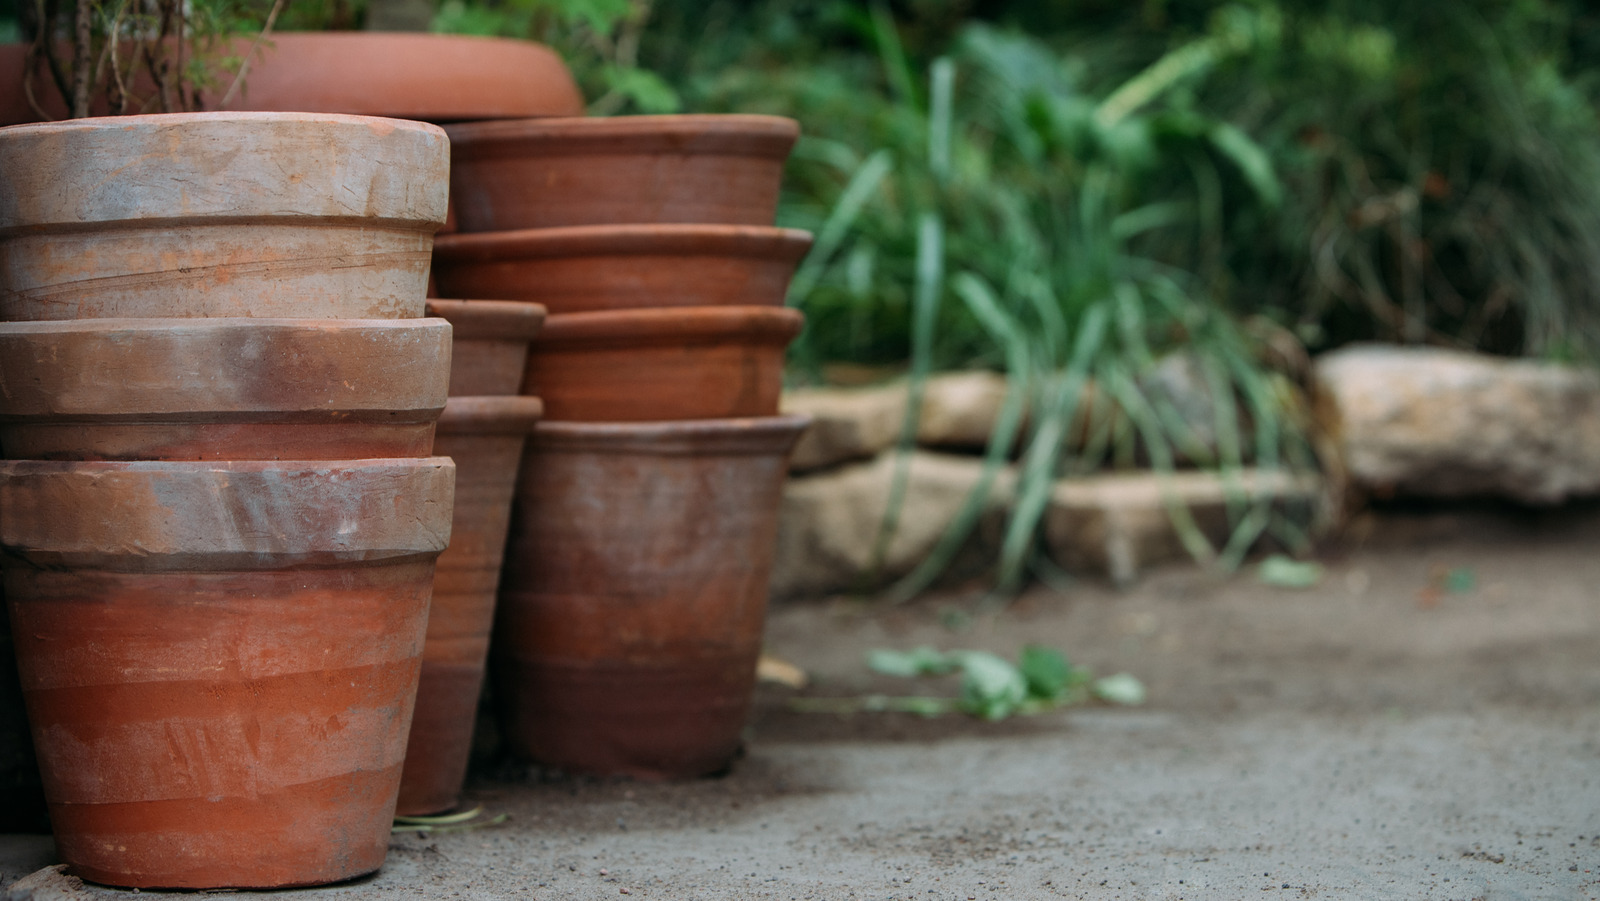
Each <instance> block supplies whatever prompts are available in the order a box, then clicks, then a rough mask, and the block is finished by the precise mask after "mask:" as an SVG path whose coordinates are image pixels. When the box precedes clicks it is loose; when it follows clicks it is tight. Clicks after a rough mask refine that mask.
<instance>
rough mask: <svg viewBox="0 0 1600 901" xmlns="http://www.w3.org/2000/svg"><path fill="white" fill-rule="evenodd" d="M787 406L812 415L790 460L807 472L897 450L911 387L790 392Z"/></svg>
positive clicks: (793, 467) (786, 409) (784, 400)
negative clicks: (893, 448) (808, 426)
mask: <svg viewBox="0 0 1600 901" xmlns="http://www.w3.org/2000/svg"><path fill="white" fill-rule="evenodd" d="M781 407H782V410H783V412H784V413H786V414H790V413H804V414H806V415H809V416H810V417H811V427H810V428H808V429H806V431H805V434H803V435H801V436H800V442H799V443H798V444H796V445H795V448H794V453H793V454H791V455H790V457H789V469H790V471H791V472H805V471H808V470H812V469H821V468H823V467H827V466H834V465H837V464H839V463H846V462H849V461H852V460H865V459H870V458H872V457H876V456H877V455H878V454H880V453H882V452H883V451H885V450H887V449H888V448H890V447H891V446H893V444H894V443H895V440H896V439H898V438H899V436H900V428H901V423H902V422H903V421H904V419H905V411H906V387H905V385H904V384H903V383H898V384H892V385H879V386H875V387H870V388H802V389H799V390H795V391H787V392H785V393H784V395H783V398H782V402H781Z"/></svg>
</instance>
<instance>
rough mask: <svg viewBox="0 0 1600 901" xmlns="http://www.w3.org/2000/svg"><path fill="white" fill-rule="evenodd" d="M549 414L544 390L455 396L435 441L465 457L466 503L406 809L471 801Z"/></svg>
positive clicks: (422, 697) (432, 622) (446, 563)
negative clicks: (504, 590) (505, 609)
mask: <svg viewBox="0 0 1600 901" xmlns="http://www.w3.org/2000/svg"><path fill="white" fill-rule="evenodd" d="M539 414H540V403H539V399H538V398H537V397H503V396H502V397H452V398H450V403H449V404H448V405H446V406H445V408H444V416H443V417H441V418H440V420H439V438H438V440H437V441H435V442H434V446H433V447H434V452H435V453H437V454H440V455H441V456H448V457H450V458H451V459H453V460H455V463H456V508H455V516H454V524H453V526H452V527H451V538H450V547H449V548H448V549H447V550H446V551H445V552H444V553H443V554H441V555H440V556H439V564H438V569H437V571H436V574H435V575H434V579H433V607H432V610H431V612H430V613H429V615H428V642H427V646H426V647H425V648H424V650H423V652H422V679H421V681H420V682H419V684H418V686H417V710H416V715H415V717H413V719H412V721H411V737H410V739H409V741H408V743H407V747H406V764H405V770H404V772H403V774H402V777H401V780H400V802H399V805H398V806H397V807H396V809H395V812H396V813H399V814H401V815H405V816H420V815H425V814H433V813H440V812H443V811H446V810H449V809H451V808H452V807H455V806H456V804H457V803H459V801H460V799H461V786H462V784H463V783H464V782H465V781H466V776H467V762H468V759H469V757H470V756H471V751H472V729H473V726H474V725H475V724H476V722H477V714H478V696H479V695H480V694H481V693H482V691H483V672H484V664H485V662H486V660H487V659H488V656H489V629H490V627H491V626H493V625H494V603H495V592H496V591H497V590H498V588H499V587H500V564H501V561H502V560H503V558H504V554H505V546H506V527H507V524H508V522H509V520H510V518H511V497H512V493H513V490H514V489H515V487H516V481H517V466H518V463H519V461H520V460H521V459H522V448H523V443H524V441H525V439H526V438H527V435H528V433H529V432H530V431H532V430H533V427H534V424H535V423H537V422H538V420H539Z"/></svg>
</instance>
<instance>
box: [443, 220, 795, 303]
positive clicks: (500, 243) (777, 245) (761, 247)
mask: <svg viewBox="0 0 1600 901" xmlns="http://www.w3.org/2000/svg"><path fill="white" fill-rule="evenodd" d="M810 247H811V235H810V234H809V233H807V232H803V231H798V230H795V229H782V228H763V227H754V226H734V225H595V226H579V227H574V228H551V229H527V230H524V231H515V232H491V233H485V234H475V235H441V236H440V237H439V239H438V241H437V245H436V248H435V252H434V273H433V277H434V281H435V282H436V283H437V285H438V289H439V291H440V292H441V293H443V294H447V295H449V296H451V297H499V298H505V299H507V300H531V301H537V302H538V303H542V304H544V305H545V306H546V307H547V308H548V309H549V311H550V312H551V313H552V314H562V313H591V312H596V311H599V310H620V309H637V308H640V307H669V306H679V307H681V306H694V307H699V306H717V305H727V304H738V305H742V306H758V305H769V306H781V305H782V304H783V301H784V296H785V295H786V294H787V293H788V291H789V279H790V278H791V277H792V276H793V275H794V270H795V266H796V265H798V264H799V262H800V258H801V257H804V256H805V255H806V251H807V250H808V249H809V248H810Z"/></svg>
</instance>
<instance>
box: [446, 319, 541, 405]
mask: <svg viewBox="0 0 1600 901" xmlns="http://www.w3.org/2000/svg"><path fill="white" fill-rule="evenodd" d="M427 310H428V315H429V316H437V317H439V318H441V319H444V320H446V321H447V322H449V323H450V327H451V328H452V329H454V332H455V340H454V347H455V351H454V353H453V354H452V356H451V358H450V396H451V397H477V396H480V395H495V394H516V393H517V389H518V388H520V387H521V386H522V369H523V366H524V365H525V363H526V361H527V359H528V341H530V340H531V339H532V338H533V336H534V335H537V334H538V333H539V328H540V327H541V326H543V325H544V318H545V314H544V307H542V306H540V305H539V304H536V303H520V302H517V301H509V300H438V299H435V298H430V299H429V300H428V306H427Z"/></svg>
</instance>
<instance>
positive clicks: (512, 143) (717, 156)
mask: <svg viewBox="0 0 1600 901" xmlns="http://www.w3.org/2000/svg"><path fill="white" fill-rule="evenodd" d="M447 130H448V131H449V133H450V143H451V148H452V151H451V155H452V161H453V162H452V168H451V172H450V186H451V193H452V194H453V195H454V196H455V204H456V216H457V220H458V224H459V227H460V229H461V230H462V231H464V232H485V231H509V230H512V229H523V228H555V227H560V226H566V225H598V224H605V223H641V222H706V223H726V224H730V225H771V224H772V220H773V216H774V214H775V213H776V211H777V207H778V187H779V184H780V182H781V181H782V178H783V164H784V160H785V159H787V158H788V156H789V150H790V149H791V148H792V147H793V146H794V142H795V139H797V138H798V137H799V136H800V126H799V125H798V123H796V122H795V121H794V120H793V119H781V118H777V117H775V116H745V115H732V116H729V115H696V116H625V117H618V118H615V119H606V118H595V119H530V120H522V121H501V122H470V123H466V124H461V125H451V126H449V128H448V129H447ZM446 290H447V291H448V289H446ZM457 296H480V295H476V294H474V295H457ZM481 296H489V297H493V296H498V295H481Z"/></svg>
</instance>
